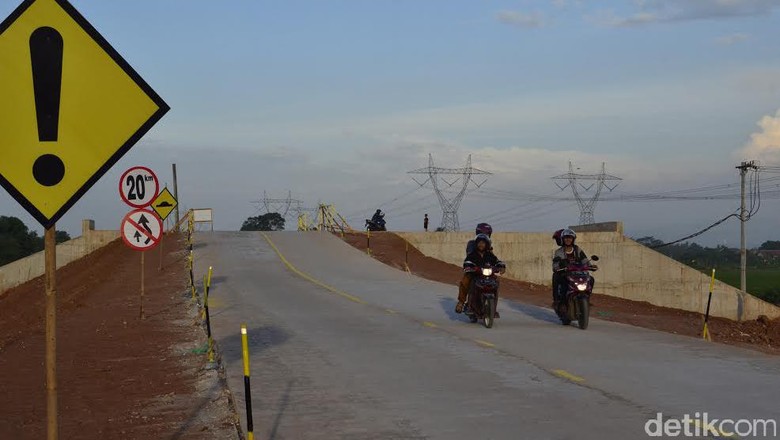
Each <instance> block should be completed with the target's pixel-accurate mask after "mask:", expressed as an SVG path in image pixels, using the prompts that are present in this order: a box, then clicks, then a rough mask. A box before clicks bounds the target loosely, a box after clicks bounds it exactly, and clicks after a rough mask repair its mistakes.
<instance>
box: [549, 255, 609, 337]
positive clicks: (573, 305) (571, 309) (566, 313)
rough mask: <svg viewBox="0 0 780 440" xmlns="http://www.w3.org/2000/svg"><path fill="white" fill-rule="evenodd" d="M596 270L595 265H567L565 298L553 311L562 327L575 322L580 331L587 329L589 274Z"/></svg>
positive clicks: (590, 281)
mask: <svg viewBox="0 0 780 440" xmlns="http://www.w3.org/2000/svg"><path fill="white" fill-rule="evenodd" d="M591 260H593V261H599V257H597V256H595V255H594V256H592V257H591ZM596 270H598V267H596V266H595V265H569V266H568V267H567V268H566V269H565V270H564V271H565V272H566V281H567V289H566V296H565V297H564V299H563V300H562V301H559V302H558V305H557V307H556V310H555V313H557V314H558V318H560V319H561V323H562V324H563V325H569V324H571V322H572V321H577V325H578V326H579V328H581V329H582V330H585V329H586V328H588V319H589V318H590V295H591V294H592V293H593V283H594V280H593V276H592V275H591V274H590V272H593V271H596Z"/></svg>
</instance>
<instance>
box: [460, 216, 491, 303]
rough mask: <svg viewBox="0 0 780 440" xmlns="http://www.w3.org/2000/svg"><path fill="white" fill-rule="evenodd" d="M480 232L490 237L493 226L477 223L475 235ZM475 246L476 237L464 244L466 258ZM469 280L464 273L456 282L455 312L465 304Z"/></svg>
mask: <svg viewBox="0 0 780 440" xmlns="http://www.w3.org/2000/svg"><path fill="white" fill-rule="evenodd" d="M480 234H484V235H487V237H488V239H490V236H491V235H492V234H493V227H492V226H490V225H489V224H487V223H480V224H478V225H477V230H476V235H477V236H479V235H480ZM476 248H477V240H476V238H475V239H474V240H469V242H468V243H467V244H466V257H467V259H468V256H469V255H470V254H471V253H472V252H474V251H475V250H476ZM489 250H490V251H492V250H493V247H492V246H489ZM470 282H471V278H470V277H469V276H468V274H465V273H464V274H463V277H461V279H460V282H459V283H458V304H457V305H455V313H462V312H463V305H464V304H466V296H468V294H469V283H470Z"/></svg>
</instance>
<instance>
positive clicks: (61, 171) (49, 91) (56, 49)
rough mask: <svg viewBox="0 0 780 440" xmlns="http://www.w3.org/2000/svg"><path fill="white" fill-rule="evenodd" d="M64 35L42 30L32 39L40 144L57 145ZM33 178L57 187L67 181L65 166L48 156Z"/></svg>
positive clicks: (38, 164) (37, 165) (36, 167)
mask: <svg viewBox="0 0 780 440" xmlns="http://www.w3.org/2000/svg"><path fill="white" fill-rule="evenodd" d="M62 48H63V43H62V35H60V33H59V32H57V30H56V29H53V28H50V27H40V28H38V29H36V30H35V31H34V32H33V33H32V35H31V36H30V58H31V60H32V74H33V88H34V89H35V113H36V114H37V117H38V140H39V141H41V142H57V134H58V132H59V124H60V91H61V89H62ZM32 172H33V177H35V180H36V181H38V183H40V184H41V185H44V186H54V185H56V184H58V183H60V182H61V181H62V178H63V177H65V164H64V163H63V162H62V159H60V158H59V157H57V156H56V155H54V154H44V155H43V156H41V157H39V158H38V159H36V160H35V163H34V164H33V169H32Z"/></svg>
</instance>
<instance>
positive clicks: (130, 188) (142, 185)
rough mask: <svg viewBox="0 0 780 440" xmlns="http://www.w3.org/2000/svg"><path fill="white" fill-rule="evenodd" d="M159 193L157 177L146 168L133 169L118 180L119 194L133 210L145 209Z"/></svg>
mask: <svg viewBox="0 0 780 440" xmlns="http://www.w3.org/2000/svg"><path fill="white" fill-rule="evenodd" d="M159 192H160V182H159V181H158V180H157V175H155V174H154V172H153V171H152V170H150V169H149V168H146V167H133V168H130V169H129V170H127V171H125V172H124V174H122V178H121V179H119V194H120V195H121V196H122V200H124V202H125V203H127V204H128V205H130V206H132V207H133V208H146V207H147V206H149V205H150V204H151V203H152V202H153V201H154V199H156V198H157V194H158V193H159Z"/></svg>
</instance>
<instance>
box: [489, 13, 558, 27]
mask: <svg viewBox="0 0 780 440" xmlns="http://www.w3.org/2000/svg"><path fill="white" fill-rule="evenodd" d="M496 19H497V20H498V21H499V22H501V23H504V24H507V25H510V26H514V27H518V28H524V29H532V28H540V27H542V26H544V25H545V23H546V20H545V17H544V14H542V13H541V12H538V11H536V12H531V13H525V12H519V11H501V12H499V13H498V14H496Z"/></svg>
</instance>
